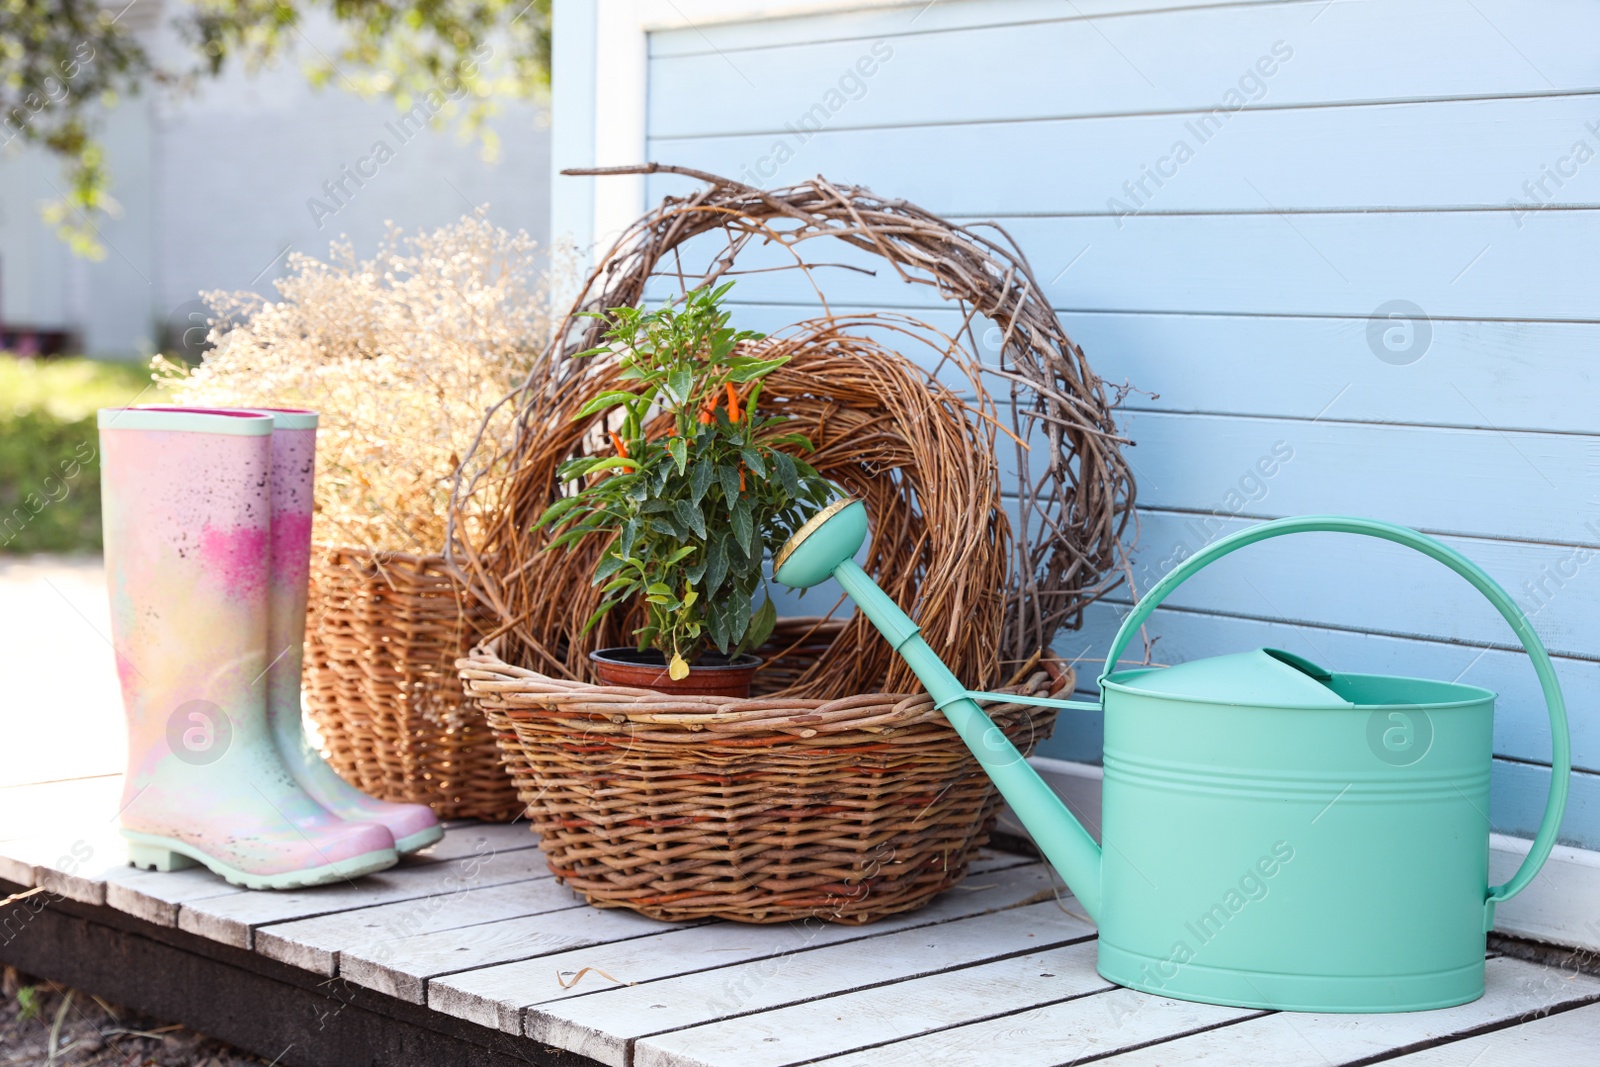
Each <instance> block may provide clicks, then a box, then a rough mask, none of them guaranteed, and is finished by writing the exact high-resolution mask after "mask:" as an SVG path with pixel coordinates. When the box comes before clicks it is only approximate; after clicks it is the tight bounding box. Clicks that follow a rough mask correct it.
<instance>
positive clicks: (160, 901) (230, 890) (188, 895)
mask: <svg viewBox="0 0 1600 1067" xmlns="http://www.w3.org/2000/svg"><path fill="white" fill-rule="evenodd" d="M243 892H247V891H246V890H243V889H240V888H239V887H238V886H234V885H229V884H228V883H227V882H225V881H223V880H222V878H221V877H219V876H217V875H215V874H212V873H211V872H210V871H208V870H205V869H204V868H201V867H190V868H188V869H186V870H182V871H141V870H139V869H138V868H137V867H123V868H121V869H120V870H117V871H108V872H106V904H107V906H109V907H112V908H115V909H116V910H117V911H121V912H126V913H127V914H129V915H133V916H137V917H138V918H140V919H143V920H145V921H146V922H152V923H155V924H156V925H158V926H177V925H178V912H179V911H181V910H182V909H183V906H184V905H185V904H189V903H192V902H194V901H197V900H204V899H206V898H208V897H223V896H234V895H236V894H239V893H243Z"/></svg>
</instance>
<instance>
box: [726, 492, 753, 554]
mask: <svg viewBox="0 0 1600 1067" xmlns="http://www.w3.org/2000/svg"><path fill="white" fill-rule="evenodd" d="M730 519H731V521H732V523H733V536H734V537H736V538H738V539H739V547H740V548H742V549H744V554H745V557H746V558H749V557H750V556H751V555H753V553H752V551H751V547H750V546H751V543H752V542H753V541H754V540H755V536H756V524H755V520H754V519H753V518H751V516H750V505H749V504H747V503H746V502H745V501H743V500H741V501H739V502H738V503H737V504H735V505H734V506H733V514H732V515H731V516H730Z"/></svg>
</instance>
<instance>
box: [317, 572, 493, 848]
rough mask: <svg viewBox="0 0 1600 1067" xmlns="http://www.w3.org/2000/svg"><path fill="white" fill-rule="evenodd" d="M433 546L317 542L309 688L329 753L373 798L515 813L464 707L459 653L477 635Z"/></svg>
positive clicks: (488, 734) (486, 742)
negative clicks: (389, 549)
mask: <svg viewBox="0 0 1600 1067" xmlns="http://www.w3.org/2000/svg"><path fill="white" fill-rule="evenodd" d="M457 592H458V587H457V585H456V583H455V581H454V579H452V578H451V576H450V574H449V572H448V571H447V570H446V569H445V564H444V559H443V558H442V557H440V556H427V555H420V556H414V555H406V554H403V553H383V554H381V555H374V554H373V553H371V552H369V551H366V550H363V549H356V548H341V547H330V546H323V545H319V546H317V549H316V551H315V552H314V554H313V557H312V565H311V602H310V610H309V612H308V620H307V626H306V696H307V703H308V706H309V708H310V712H311V718H312V721H314V722H315V723H316V724H317V728H318V730H319V731H320V732H321V734H322V739H323V743H324V746H325V748H326V750H327V755H328V762H329V763H331V764H332V765H333V767H334V769H335V770H337V771H338V772H339V774H340V775H341V776H343V778H344V779H345V780H346V781H348V782H350V783H351V784H352V785H354V786H356V787H358V788H359V789H361V790H363V791H364V792H366V793H369V794H371V795H372V796H375V797H378V798H379V799H380V800H393V801H407V802H413V803H422V804H427V805H429V806H430V807H432V808H433V810H434V812H435V813H436V814H438V815H439V816H440V817H441V818H474V819H484V820H489V821H494V822H505V821H509V820H511V819H514V818H516V817H517V816H518V815H519V814H521V812H522V805H521V804H520V803H519V802H518V800H517V795H516V789H515V787H514V786H513V784H512V780H511V776H510V775H509V774H508V773H507V771H506V769H505V767H504V766H503V765H502V763H501V757H500V751H499V747H498V745H497V744H496V742H495V737H494V733H493V732H492V731H491V730H490V729H489V727H488V726H487V725H486V724H485V723H484V722H483V720H482V718H481V717H479V716H477V715H476V714H470V713H467V714H463V700H462V693H461V683H460V681H459V679H458V677H457V675H456V672H455V660H456V659H457V658H458V657H460V656H462V655H464V654H465V653H466V651H467V650H468V649H469V648H470V647H471V646H472V644H473V643H474V642H475V641H476V640H477V638H478V635H479V633H480V624H481V623H482V622H483V615H482V612H481V611H476V612H474V611H471V610H469V609H468V608H466V607H464V606H463V605H464V601H463V599H462V598H459V597H458V596H457Z"/></svg>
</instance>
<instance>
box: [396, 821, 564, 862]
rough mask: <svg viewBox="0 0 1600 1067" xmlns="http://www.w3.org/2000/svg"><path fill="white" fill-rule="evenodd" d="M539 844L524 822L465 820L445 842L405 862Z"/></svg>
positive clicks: (428, 848) (454, 857)
mask: <svg viewBox="0 0 1600 1067" xmlns="http://www.w3.org/2000/svg"><path fill="white" fill-rule="evenodd" d="M538 844H539V838H538V835H536V834H535V833H533V831H532V830H530V829H529V827H528V824H527V822H526V821H523V820H518V821H517V822H509V823H483V822H475V821H471V820H464V821H462V822H461V824H460V825H458V826H453V827H449V828H447V829H446V831H445V835H444V838H443V839H442V840H440V841H438V842H436V843H435V844H432V845H429V846H428V847H427V848H425V849H423V850H422V851H421V852H418V853H414V854H413V855H412V856H410V857H407V860H406V862H408V863H409V862H415V861H417V860H457V859H463V858H465V857H468V856H486V855H489V854H490V853H496V852H516V851H518V850H520V849H525V848H534V847H537V846H538Z"/></svg>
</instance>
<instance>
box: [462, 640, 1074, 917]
mask: <svg viewBox="0 0 1600 1067" xmlns="http://www.w3.org/2000/svg"><path fill="white" fill-rule="evenodd" d="M804 625H805V624H798V623H796V621H794V620H790V622H789V625H788V626H787V627H785V629H786V630H787V631H788V633H789V634H793V633H794V632H795V630H796V628H797V627H803V626H804ZM784 636H785V635H784V634H780V635H779V638H780V641H781V640H782V638H783V637H784ZM770 647H772V646H769V648H770ZM786 658H788V657H781V656H780V657H779V659H778V660H777V663H776V668H775V673H776V674H778V675H780V676H781V675H784V674H786V673H792V668H791V667H789V666H787V665H786V664H785V663H784V659H786ZM460 667H461V676H462V679H463V681H464V683H465V687H466V691H467V694H468V695H469V696H470V697H472V698H474V699H475V700H476V701H477V703H478V704H479V706H480V707H482V709H483V711H484V713H485V714H486V715H487V716H488V719H489V722H490V723H491V725H493V727H494V728H495V730H496V732H497V734H498V735H499V736H500V737H501V738H502V744H504V745H505V747H506V749H507V756H508V762H510V763H511V765H512V766H513V768H514V772H515V773H516V775H517V785H518V790H519V793H520V796H521V799H522V800H523V801H524V802H525V803H526V804H527V805H528V813H529V818H530V820H531V823H532V827H533V829H534V830H535V831H536V832H537V833H538V834H539V835H540V839H539V844H540V847H541V848H542V849H543V850H544V852H545V854H546V855H547V856H548V858H549V861H550V866H551V868H552V869H553V870H554V871H555V872H556V875H557V877H559V878H560V879H561V880H562V881H563V882H564V883H565V884H567V885H568V886H571V887H572V888H573V889H575V890H577V891H578V892H580V893H582V894H583V895H584V897H585V898H586V899H587V900H588V901H589V903H590V904H593V905H595V906H596V907H602V908H610V907H625V908H631V909H633V910H634V911H637V912H640V913H642V914H644V915H648V916H651V917H653V918H657V919H669V920H686V919H698V918H704V917H708V916H710V917H717V918H723V919H734V920H739V921H743V922H755V923H772V922H785V921H789V920H794V919H802V918H808V917H813V918H822V919H826V920H830V921H834V922H841V923H851V924H859V923H867V922H872V921H873V920H875V919H880V918H882V917H884V916H886V915H892V914H894V913H896V912H902V911H910V910H912V909H914V908H918V907H921V906H922V905H924V904H926V903H927V902H928V901H929V900H931V899H932V898H933V897H934V896H935V895H936V894H938V893H939V892H941V891H943V890H945V889H948V888H949V887H950V886H952V885H954V884H955V883H956V882H958V881H960V879H961V878H962V876H963V875H964V874H965V873H966V869H967V864H968V862H969V861H970V860H971V858H972V855H973V852H974V851H975V850H976V849H977V848H979V847H980V846H982V845H983V844H984V843H985V842H986V841H987V840H988V832H989V828H990V826H991V824H992V821H993V817H994V814H995V810H996V807H997V805H998V795H997V794H996V792H995V790H994V788H993V786H992V785H991V783H990V781H989V779H988V777H987V776H986V775H985V774H984V773H983V771H982V769H981V768H980V767H979V766H978V763H977V761H976V760H975V759H974V758H973V756H972V754H971V753H970V752H969V751H968V749H967V747H966V745H964V744H963V743H962V741H961V739H960V738H959V737H958V736H957V735H956V733H955V731H954V730H953V729H951V728H950V726H949V724H948V723H947V722H946V721H945V719H944V716H943V715H942V714H940V713H939V712H938V711H936V710H935V709H934V707H933V703H932V699H931V698H930V697H928V696H927V695H926V694H921V693H919V694H915V695H902V694H884V693H872V694H864V695H860V696H854V697H847V698H845V699H842V700H830V701H823V700H800V699H794V698H784V699H775V698H759V697H758V698H752V699H749V700H737V699H731V698H727V697H690V698H674V697H667V696H665V695H663V694H660V693H655V692H650V691H646V690H639V689H622V688H606V687H600V686H592V685H587V684H584V683H582V682H573V681H565V680H561V679H556V678H551V677H547V676H545V675H542V674H539V673H537V672H535V671H531V670H527V669H525V668H520V667H514V666H511V665H510V664H507V663H505V662H503V661H502V660H501V659H500V658H499V656H497V655H496V654H495V653H494V652H493V651H492V650H491V649H488V648H478V649H475V650H474V651H473V653H472V655H471V656H469V657H466V658H464V659H463V660H462V661H461V663H460ZM1071 679H1072V672H1071V670H1070V669H1069V668H1066V667H1064V666H1062V665H1061V664H1059V663H1058V662H1057V661H1055V660H1047V661H1044V662H1042V663H1040V665H1039V666H1038V667H1037V668H1034V669H1032V670H1030V671H1029V674H1028V677H1026V678H1025V679H1024V680H1023V682H1022V683H1021V685H1019V686H1017V687H1015V688H1016V690H1017V691H1019V692H1026V693H1031V694H1037V693H1042V692H1044V691H1048V692H1051V693H1054V692H1059V691H1060V690H1062V689H1063V688H1065V687H1067V686H1069V685H1070V683H1071ZM758 684H759V683H758ZM988 710H989V713H990V715H991V716H993V718H994V720H995V722H997V723H998V724H1000V725H1001V727H1002V729H1004V730H1005V732H1006V734H1007V736H1009V737H1010V738H1011V739H1012V741H1013V742H1015V743H1016V744H1017V746H1018V747H1019V748H1020V749H1022V750H1023V751H1024V752H1027V751H1029V750H1031V749H1032V747H1033V744H1034V743H1035V742H1036V741H1038V740H1042V739H1043V738H1044V737H1046V736H1048V734H1049V731H1050V728H1051V727H1052V726H1053V725H1054V722H1055V713H1054V712H1053V711H1051V710H1048V709H1043V708H1036V707H1028V706H1023V705H1015V704H1007V705H1001V706H990V707H989V709H988Z"/></svg>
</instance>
